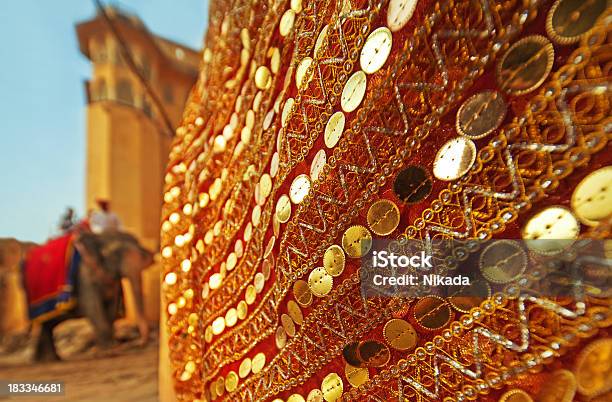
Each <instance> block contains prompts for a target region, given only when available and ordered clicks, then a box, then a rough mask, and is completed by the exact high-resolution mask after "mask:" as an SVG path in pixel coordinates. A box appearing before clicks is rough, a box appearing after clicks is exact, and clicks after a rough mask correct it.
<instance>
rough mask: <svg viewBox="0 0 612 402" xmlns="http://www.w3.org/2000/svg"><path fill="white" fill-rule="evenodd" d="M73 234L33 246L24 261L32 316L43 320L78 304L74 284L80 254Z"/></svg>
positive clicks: (40, 320)
mask: <svg viewBox="0 0 612 402" xmlns="http://www.w3.org/2000/svg"><path fill="white" fill-rule="evenodd" d="M73 241H74V236H73V235H65V236H61V237H57V238H55V239H51V240H49V241H48V242H47V243H45V244H44V245H42V246H38V247H34V248H32V249H31V250H30V252H29V253H28V254H27V256H26V258H25V260H24V263H23V280H24V287H25V289H26V293H27V298H28V306H29V308H28V312H29V316H30V319H32V320H35V321H39V322H44V321H47V320H49V319H52V318H55V317H57V316H58V315H59V314H61V313H63V312H66V311H68V310H70V309H72V308H74V306H75V305H76V300H75V283H76V278H77V269H78V266H79V261H80V256H79V253H78V252H76V250H75V248H74V244H73Z"/></svg>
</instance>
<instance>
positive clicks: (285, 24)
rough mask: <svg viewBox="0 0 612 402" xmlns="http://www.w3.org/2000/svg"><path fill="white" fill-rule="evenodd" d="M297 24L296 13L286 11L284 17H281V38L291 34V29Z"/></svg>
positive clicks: (279, 28)
mask: <svg viewBox="0 0 612 402" xmlns="http://www.w3.org/2000/svg"><path fill="white" fill-rule="evenodd" d="M294 23H295V11H293V10H291V9H289V10H287V11H285V13H284V14H283V16H282V17H281V20H280V24H279V26H278V31H279V32H280V34H281V36H287V35H289V32H291V28H293V24H294Z"/></svg>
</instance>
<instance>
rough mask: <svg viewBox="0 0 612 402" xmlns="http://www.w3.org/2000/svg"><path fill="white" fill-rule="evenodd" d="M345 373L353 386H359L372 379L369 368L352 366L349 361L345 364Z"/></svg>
mask: <svg viewBox="0 0 612 402" xmlns="http://www.w3.org/2000/svg"><path fill="white" fill-rule="evenodd" d="M344 375H345V376H346V379H347V381H348V382H349V384H351V385H352V386H353V387H359V386H360V385H362V384H365V383H366V382H368V380H369V379H370V373H369V372H368V369H367V368H365V367H355V366H351V365H350V364H348V363H347V364H346V365H345V366H344Z"/></svg>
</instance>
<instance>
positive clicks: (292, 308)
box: [287, 300, 304, 325]
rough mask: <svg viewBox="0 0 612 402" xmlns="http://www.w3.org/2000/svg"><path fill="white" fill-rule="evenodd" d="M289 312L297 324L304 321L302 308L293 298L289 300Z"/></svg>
mask: <svg viewBox="0 0 612 402" xmlns="http://www.w3.org/2000/svg"><path fill="white" fill-rule="evenodd" d="M287 313H288V314H289V317H291V319H292V320H293V322H295V323H296V324H297V325H302V322H304V315H303V314H302V310H301V309H300V306H298V305H297V303H296V302H294V301H293V300H289V301H288V302H287Z"/></svg>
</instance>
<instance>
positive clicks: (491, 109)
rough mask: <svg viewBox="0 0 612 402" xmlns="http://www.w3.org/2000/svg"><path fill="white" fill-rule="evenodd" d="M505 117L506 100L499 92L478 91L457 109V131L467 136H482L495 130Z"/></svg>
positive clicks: (474, 137) (473, 137)
mask: <svg viewBox="0 0 612 402" xmlns="http://www.w3.org/2000/svg"><path fill="white" fill-rule="evenodd" d="M505 117H506V102H504V99H503V98H502V96H501V94H500V93H499V92H496V91H483V92H479V93H477V94H475V95H472V96H471V97H470V98H468V99H467V100H466V101H465V102H463V104H462V105H461V107H460V108H459V110H458V111H457V123H456V126H457V131H458V132H459V133H460V134H461V135H464V136H466V137H468V138H472V139H478V138H483V137H485V136H487V135H488V134H490V133H491V132H493V131H494V130H496V129H497V128H498V127H499V126H500V125H501V123H502V122H503V121H504V118H505Z"/></svg>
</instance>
